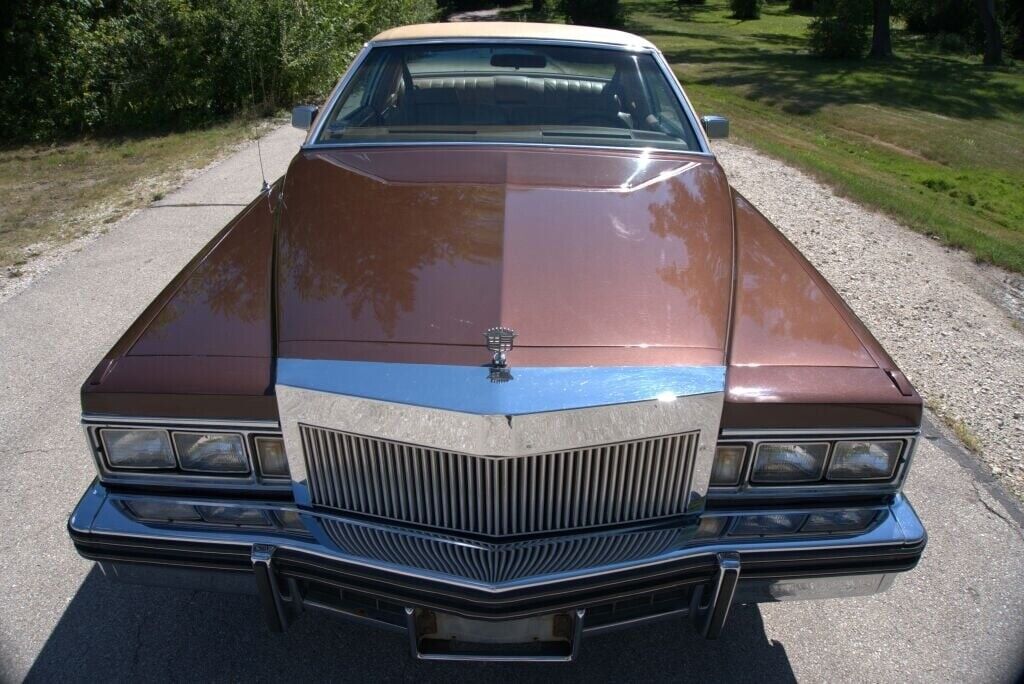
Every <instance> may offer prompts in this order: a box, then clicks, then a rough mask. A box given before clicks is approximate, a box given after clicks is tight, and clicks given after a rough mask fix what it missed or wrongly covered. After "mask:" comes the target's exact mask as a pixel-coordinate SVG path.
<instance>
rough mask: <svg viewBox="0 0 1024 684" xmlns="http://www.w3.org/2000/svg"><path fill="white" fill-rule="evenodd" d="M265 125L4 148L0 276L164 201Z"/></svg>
mask: <svg viewBox="0 0 1024 684" xmlns="http://www.w3.org/2000/svg"><path fill="white" fill-rule="evenodd" d="M266 127H267V124H266V123H265V122H260V121H255V122H254V121H252V120H242V119H239V120H235V121H230V122H227V123H223V124H220V125H217V126H211V127H209V128H204V129H199V130H194V131H189V132H186V133H173V134H168V135H159V136H148V137H147V136H140V137H132V138H119V139H97V140H81V141H76V142H69V143H66V144H57V145H48V146H26V147H15V148H7V149H0V196H2V197H3V198H4V201H3V203H0V277H8V278H17V277H20V275H21V266H22V265H24V264H25V263H26V262H27V261H28V260H30V259H31V258H32V257H34V256H35V255H37V254H38V253H40V252H42V251H45V250H46V249H48V248H50V247H53V246H57V245H60V244H62V243H64V242H67V241H68V240H71V239H74V238H75V237H77V236H79V235H82V234H84V233H86V232H88V231H91V230H95V229H96V228H97V227H98V226H99V227H101V226H103V225H104V224H109V223H113V222H114V221H116V220H117V219H119V218H120V217H122V216H124V215H125V214H127V213H128V212H131V211H132V210H134V209H137V208H138V207H141V206H144V205H145V204H148V203H149V202H151V201H153V200H155V199H159V198H160V197H161V196H162V193H163V192H165V191H166V190H168V189H170V188H172V187H174V186H175V185H176V183H177V182H178V180H179V179H180V177H181V174H182V173H183V172H184V171H186V170H188V169H192V168H198V167H202V166H205V165H206V164H208V163H209V162H211V161H212V160H214V159H216V158H217V157H218V156H219V155H220V154H222V153H223V152H224V151H225V150H226V149H228V148H230V147H231V146H232V145H233V144H236V143H238V142H241V141H243V140H245V139H247V138H250V137H252V136H253V135H254V134H255V133H256V132H257V131H259V130H264V129H265V128H266Z"/></svg>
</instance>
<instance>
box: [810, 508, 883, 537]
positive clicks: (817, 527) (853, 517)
mask: <svg viewBox="0 0 1024 684" xmlns="http://www.w3.org/2000/svg"><path fill="white" fill-rule="evenodd" d="M875 513H876V511H875V510H873V509H870V508H868V509H850V510H845V511H827V512H823V513H812V514H810V515H809V516H807V522H806V523H804V526H803V529H801V530H800V531H801V532H855V531H857V530H863V529H864V528H865V527H867V526H868V525H869V524H870V523H871V521H872V520H874V519H875Z"/></svg>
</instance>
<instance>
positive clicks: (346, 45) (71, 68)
mask: <svg viewBox="0 0 1024 684" xmlns="http://www.w3.org/2000/svg"><path fill="white" fill-rule="evenodd" d="M7 1H8V2H11V3H12V4H11V5H8V7H7V8H6V10H5V12H4V13H3V22H4V26H2V27H0V29H3V31H2V37H0V41H2V52H0V138H3V139H4V140H19V139H36V140H39V139H48V138H54V137H60V136H67V135H72V134H77V133H82V132H88V131H98V132H105V133H106V132H128V131H142V130H167V129H180V128H186V127H190V126H195V125H199V124H203V123H206V122H209V121H212V120H215V119H217V118H219V117H223V116H226V115H230V114H232V113H235V112H239V111H242V110H246V109H249V108H253V107H255V108H256V109H257V110H261V111H263V112H270V111H274V110H276V109H278V108H280V107H285V106H288V105H291V104H292V103H294V102H297V101H299V100H303V99H317V98H320V97H322V96H323V95H324V94H325V93H326V91H327V90H329V89H330V87H331V86H332V85H333V83H334V82H335V81H336V80H337V78H338V77H339V76H340V74H341V73H342V71H343V70H344V68H345V66H346V65H347V64H348V62H349V61H350V60H351V58H352V56H353V55H354V54H355V52H356V51H357V50H358V48H359V45H360V44H361V43H362V42H363V41H364V40H366V38H367V37H369V36H370V35H372V34H373V33H375V32H377V31H379V30H381V29H383V28H386V27H387V26H390V25H394V24H400V23H410V22H414V21H425V20H429V19H430V18H431V17H432V16H433V15H434V14H435V11H436V10H435V5H434V3H433V2H432V1H431V0H383V1H377V0H120V1H119V2H102V1H101V0H42V1H41V0H7Z"/></svg>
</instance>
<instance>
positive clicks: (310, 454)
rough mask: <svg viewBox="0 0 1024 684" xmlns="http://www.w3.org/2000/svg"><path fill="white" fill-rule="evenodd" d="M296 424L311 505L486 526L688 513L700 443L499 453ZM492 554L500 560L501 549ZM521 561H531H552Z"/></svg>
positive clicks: (522, 527) (488, 529)
mask: <svg viewBox="0 0 1024 684" xmlns="http://www.w3.org/2000/svg"><path fill="white" fill-rule="evenodd" d="M299 430H300V437H301V443H302V447H303V451H304V454H303V456H304V458H305V462H306V469H307V472H308V475H309V487H310V496H311V497H312V501H313V503H314V505H317V506H323V507H326V508H333V509H337V510H343V511H349V512H353V513H359V514H364V515H370V516H375V517H379V518H386V519H389V520H396V521H400V522H407V523H412V524H416V525H423V526H425V527H435V528H440V529H445V530H452V531H461V532H469V533H475V534H482V535H487V536H513V535H522V534H532V533H537V532H549V531H557V530H567V529H574V528H581V527H597V526H603V525H613V524H620V523H627V522H636V521H642V520H651V519H655V518H663V517H667V516H671V515H680V514H682V513H685V506H686V497H687V488H688V486H689V479H690V476H691V473H692V471H693V458H694V455H695V454H696V451H697V444H698V434H697V433H696V432H690V433H685V434H676V435H667V436H664V437H653V438H648V439H642V440H636V441H633V442H624V443H619V444H603V445H598V446H593V447H585V448H578V449H571V450H567V451H559V452H551V453H543V454H535V455H527V456H516V457H510V458H497V457H488V456H471V455H468V454H462V453H455V452H449V451H444V450H441V449H432V448H428V447H423V446H417V445H412V444H404V443H401V442H394V441H390V440H385V439H379V438H375V437H366V436H363V435H355V434H351V433H345V432H340V431H336V430H330V429H327V428H321V427H312V426H307V425H300V426H299ZM454 561H455V559H452V562H454ZM489 562H495V563H496V565H495V566H494V567H495V568H499V569H500V568H501V567H502V562H500V559H494V558H492V559H490V561H489ZM516 562H517V563H520V564H523V567H524V568H525V567H533V566H535V565H536V564H538V563H539V564H541V565H543V563H544V562H545V561H544V559H543V558H540V557H535V558H531V559H524V558H522V557H517V558H516ZM466 563H471V564H473V565H475V566H476V567H475V568H474V570H473V572H474V573H484V574H488V573H490V574H493V573H494V572H499V570H494V569H492V570H487V569H486V568H485V567H484V566H483V565H480V564H479V563H480V560H479V559H470V558H469V557H466V558H464V559H462V560H461V561H459V563H458V565H460V567H464V566H465V565H466ZM500 571H501V572H504V571H505V570H500ZM513 572H514V570H513Z"/></svg>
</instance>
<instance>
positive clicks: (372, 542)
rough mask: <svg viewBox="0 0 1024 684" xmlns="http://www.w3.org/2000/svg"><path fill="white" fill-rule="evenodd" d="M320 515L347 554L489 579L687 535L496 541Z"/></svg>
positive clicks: (557, 569)
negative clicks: (468, 540) (482, 541)
mask: <svg viewBox="0 0 1024 684" xmlns="http://www.w3.org/2000/svg"><path fill="white" fill-rule="evenodd" d="M320 520H321V522H322V523H323V526H324V529H325V530H326V531H327V534H328V536H330V538H331V540H332V541H334V543H335V544H337V545H338V546H339V547H341V549H342V550H344V551H345V553H348V554H352V555H354V556H362V557H363V558H366V559H367V560H372V561H380V562H384V563H389V564H392V565H400V566H404V567H410V568H417V569H424V570H430V571H432V572H436V573H440V574H444V575H450V576H454V577H464V578H468V579H472V580H476V581H479V582H485V583H487V584H500V583H503V582H514V581H516V580H520V579H526V578H529V577H535V576H538V575H551V574H558V573H563V572H572V571H574V570H579V569H581V568H589V567H596V566H604V565H610V564H613V563H623V562H626V561H632V560H637V559H641V558H649V557H653V556H657V555H658V554H660V553H663V552H664V551H666V550H668V549H670V548H674V547H675V546H676V545H677V543H678V540H679V537H680V535H682V534H684V531H683V530H680V529H679V528H669V529H656V530H638V531H634V532H626V533H623V534H597V535H592V536H579V537H568V538H561V539H552V540H545V541H537V542H522V543H513V544H500V545H493V544H469V543H466V542H465V541H464V540H457V539H451V538H445V537H442V536H429V535H424V534H416V533H412V534H410V533H407V532H403V531H401V530H391V529H386V528H381V527H369V526H366V525H357V524H356V525H354V524H349V523H345V522H341V521H338V520H331V519H330V518H326V517H325V518H321V519H320Z"/></svg>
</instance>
